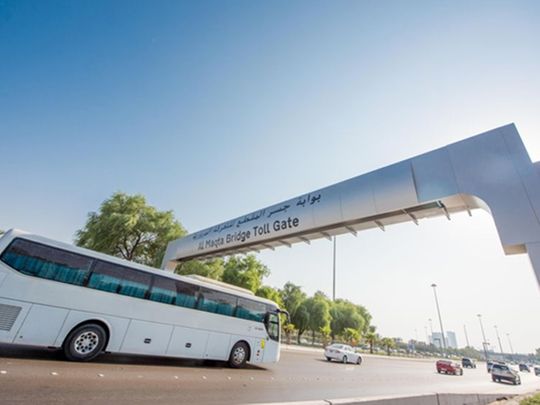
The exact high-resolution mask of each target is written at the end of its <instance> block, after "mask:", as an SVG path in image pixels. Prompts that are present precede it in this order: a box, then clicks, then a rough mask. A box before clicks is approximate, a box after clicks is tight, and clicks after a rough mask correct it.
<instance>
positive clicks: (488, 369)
mask: <svg viewBox="0 0 540 405" xmlns="http://www.w3.org/2000/svg"><path fill="white" fill-rule="evenodd" d="M486 364H487V372H488V373H491V368H492V367H493V365H494V364H505V363H503V362H500V361H493V360H489V361H488V362H487V363H486Z"/></svg>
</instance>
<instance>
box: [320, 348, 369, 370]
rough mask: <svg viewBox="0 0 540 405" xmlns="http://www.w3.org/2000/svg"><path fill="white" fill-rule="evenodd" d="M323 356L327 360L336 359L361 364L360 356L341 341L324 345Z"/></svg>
mask: <svg viewBox="0 0 540 405" xmlns="http://www.w3.org/2000/svg"><path fill="white" fill-rule="evenodd" d="M324 357H326V360H328V361H332V360H337V361H341V362H342V363H354V364H358V365H360V364H362V356H360V355H359V354H358V353H356V352H355V351H354V349H353V348H352V347H351V346H349V345H344V344H341V343H334V344H332V345H330V346H327V347H325V348H324Z"/></svg>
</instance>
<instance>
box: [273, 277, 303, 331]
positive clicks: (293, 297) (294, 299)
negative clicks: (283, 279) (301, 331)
mask: <svg viewBox="0 0 540 405" xmlns="http://www.w3.org/2000/svg"><path fill="white" fill-rule="evenodd" d="M279 293H280V294H281V298H282V300H283V305H284V306H285V309H286V310H287V311H288V312H289V315H290V317H291V319H294V318H295V313H296V310H297V309H298V307H299V306H300V304H301V303H302V302H303V301H304V300H305V299H306V293H305V292H303V291H302V288H301V287H300V286H298V285H295V284H293V283H291V282H288V283H286V284H285V285H284V286H283V289H281V290H280V291H279ZM292 322H293V323H294V320H293V321H292Z"/></svg>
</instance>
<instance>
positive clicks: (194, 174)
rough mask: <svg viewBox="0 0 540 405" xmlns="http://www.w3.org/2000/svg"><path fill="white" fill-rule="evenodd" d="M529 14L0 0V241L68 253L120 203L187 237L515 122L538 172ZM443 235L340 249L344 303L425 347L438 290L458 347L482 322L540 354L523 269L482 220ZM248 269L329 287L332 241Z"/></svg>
mask: <svg viewBox="0 0 540 405" xmlns="http://www.w3.org/2000/svg"><path fill="white" fill-rule="evenodd" d="M539 17H540V3H538V2H534V1H531V2H523V1H521V2H520V1H489V2H487V1H486V2H484V1H477V2H474V3H473V2H468V1H463V2H459V1H455V2H422V1H414V2H398V1H396V2H392V1H387V2H381V1H356V2H348V1H340V2H326V1H310V2H302V1H294V2H289V1H272V2H260V1H259V2H253V1H241V2H238V1H227V2H220V1H209V2H208V1H207V2H205V1H197V2H195V1H193V2H180V1H155V2H148V1H138V2H137V1H115V2H106V1H93V2H88V1H49V2H41V1H36V2H25V1H12V0H0V78H1V80H0V142H1V144H0V145H1V146H0V152H1V157H0V170H1V172H2V173H3V175H2V190H3V193H2V197H1V198H0V228H3V229H6V228H10V227H18V228H22V229H26V230H30V231H33V232H36V233H39V234H43V235H46V236H50V237H53V238H57V239H61V240H65V241H71V240H72V239H73V235H74V232H75V231H76V230H77V229H78V228H79V227H81V226H82V225H83V224H84V221H85V218H86V214H87V213H88V212H89V211H92V210H95V209H97V207H98V206H99V204H100V202H101V201H103V200H104V199H105V198H107V197H108V196H109V195H110V194H111V193H113V192H114V191H117V190H122V191H125V192H128V193H142V194H144V195H145V196H146V197H147V199H148V201H149V202H150V203H151V204H153V205H156V206H157V207H158V208H160V209H172V210H174V212H175V214H176V216H177V217H178V219H179V220H180V221H181V222H182V223H183V224H184V225H185V226H186V227H187V228H188V229H189V230H190V231H195V230H198V229H200V228H204V227H207V226H211V225H213V224H215V223H217V222H221V221H224V220H227V219H230V218H233V217H235V216H238V215H242V214H244V213H247V212H250V211H253V210H256V209H258V208H260V207H263V206H267V205H269V204H271V203H274V202H278V201H281V200H284V199H287V198H289V197H291V196H294V195H298V194H300V193H303V192H306V191H310V190H313V189H315V188H318V187H322V186H325V185H328V184H332V183H334V182H337V181H340V180H343V179H345V178H348V177H352V176H355V175H358V174H361V173H363V172H366V171H370V170H373V169H376V168H378V167H381V166H385V165H388V164H390V163H393V162H396V161H399V160H402V159H404V158H407V157H411V156H414V155H417V154H419V153H423V152H425V151H428V150H431V149H433V148H436V147H439V146H443V145H445V144H448V143H451V142H454V141H457V140H459V139H462V138H465V137H467V136H470V135H474V134H476V133H479V132H483V131H485V130H488V129H491V128H494V127H497V126H500V125H504V124H507V123H509V122H515V123H516V125H517V127H518V130H519V131H520V133H521V134H522V137H523V139H524V142H525V144H526V146H527V148H528V149H529V151H530V153H531V156H532V157H533V159H534V160H540V119H539V118H538V111H539V110H540V101H539V100H540V98H539V94H540V75H539V74H538V72H539V71H540V45H539V43H540V41H538V38H540V26H539V25H538V23H537V22H538V19H539ZM451 225H452V226H450V225H449V224H448V223H447V222H446V220H444V221H443V220H440V221H439V220H432V221H426V222H425V223H423V224H422V226H421V227H418V228H416V227H414V225H411V226H409V225H400V226H396V227H394V228H392V229H390V230H389V231H387V232H385V233H382V232H374V231H369V232H366V233H363V234H361V235H360V236H359V237H358V238H356V239H355V238H353V237H352V236H351V237H347V236H344V237H342V238H340V239H339V240H338V248H339V256H338V269H339V275H340V279H339V280H338V295H339V296H342V297H345V298H349V299H351V300H353V301H356V302H359V303H363V304H365V305H366V306H367V307H368V308H369V309H370V310H371V311H372V312H373V314H374V316H375V323H376V324H377V325H378V326H379V329H380V331H381V333H383V334H386V335H390V336H403V337H404V338H414V337H415V334H416V333H418V337H419V338H423V336H424V327H425V326H427V318H433V319H435V317H436V314H435V308H434V305H433V298H432V296H431V289H430V288H429V285H430V284H431V283H432V282H437V283H438V284H439V285H440V298H441V306H442V308H441V309H442V310H443V316H445V318H446V322H445V323H446V324H447V326H446V327H447V328H448V329H451V330H455V331H456V333H457V335H458V341H463V334H462V329H463V324H467V327H468V329H469V335H470V336H469V337H470V340H471V343H473V344H475V345H479V343H480V331H479V327H478V325H477V320H476V317H475V314H476V313H479V312H480V313H482V314H483V315H484V318H485V320H486V323H487V326H486V329H488V331H491V332H493V328H492V326H490V325H493V324H497V325H498V326H499V330H501V332H502V333H503V334H504V333H507V332H508V333H510V334H511V339H512V343H513V345H514V347H515V348H516V349H519V350H522V351H532V350H533V348H535V347H538V346H539V345H540V344H539V342H540V327H538V325H537V323H536V324H535V322H534V321H533V320H532V319H533V316H534V315H533V314H537V313H538V312H539V310H540V304H539V300H538V287H537V285H536V281H535V279H534V275H533V272H532V270H531V268H530V265H529V264H528V259H527V258H526V257H525V256H513V257H505V256H504V255H503V254H502V249H501V247H500V243H499V241H498V239H497V236H496V233H495V230H494V225H493V222H492V221H491V219H490V218H489V216H488V215H487V214H484V213H481V212H479V213H475V215H474V216H473V218H472V219H470V218H468V217H465V216H464V217H461V216H457V217H456V218H455V220H453V222H452V224H451ZM260 258H261V259H262V260H263V261H264V262H265V263H267V264H268V265H269V267H270V268H271V270H272V276H271V277H270V278H269V280H268V283H269V284H272V285H274V286H281V285H282V284H283V283H284V282H285V281H287V280H292V281H294V282H296V283H298V284H301V285H302V286H304V287H305V289H306V290H307V291H309V292H310V293H311V292H314V291H316V290H318V289H321V290H323V291H326V292H328V293H330V292H331V274H330V271H331V245H330V244H329V243H328V242H325V241H320V242H317V243H314V244H313V245H312V246H311V247H308V246H305V247H295V248H293V249H284V250H279V251H276V252H272V253H263V254H261V255H260ZM464 286H467V287H466V288H464ZM500 293H504V294H507V295H508V297H509V298H510V299H511V302H513V303H515V306H510V307H508V306H504V305H502V304H499V303H497V302H493V301H494V300H493V296H494V294H500ZM404 311H406V312H405V313H404ZM516 313H518V314H519V315H520V316H516ZM415 329H416V331H417V332H415ZM492 334H493V333H492ZM488 337H489V336H488ZM490 340H491V341H492V343H495V342H496V341H495V337H494V336H492V337H490ZM503 345H504V341H503Z"/></svg>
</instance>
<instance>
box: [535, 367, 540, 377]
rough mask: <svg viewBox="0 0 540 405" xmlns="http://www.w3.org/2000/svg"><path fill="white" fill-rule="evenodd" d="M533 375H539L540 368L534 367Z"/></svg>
mask: <svg viewBox="0 0 540 405" xmlns="http://www.w3.org/2000/svg"><path fill="white" fill-rule="evenodd" d="M534 375H540V366H534Z"/></svg>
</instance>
